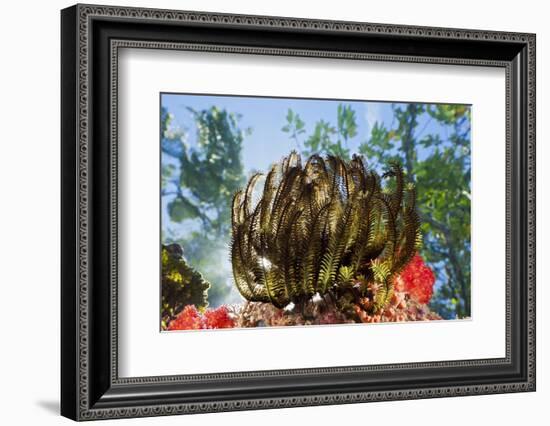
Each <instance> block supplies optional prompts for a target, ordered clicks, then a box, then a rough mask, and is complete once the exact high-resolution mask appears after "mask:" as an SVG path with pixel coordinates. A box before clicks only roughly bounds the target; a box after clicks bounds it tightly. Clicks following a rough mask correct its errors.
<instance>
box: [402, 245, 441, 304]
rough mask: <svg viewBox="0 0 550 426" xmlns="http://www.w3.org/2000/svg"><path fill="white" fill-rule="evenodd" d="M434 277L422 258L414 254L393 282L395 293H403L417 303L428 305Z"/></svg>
mask: <svg viewBox="0 0 550 426" xmlns="http://www.w3.org/2000/svg"><path fill="white" fill-rule="evenodd" d="M434 283H435V276H434V273H433V271H432V270H431V269H430V268H429V267H428V266H426V264H425V263H424V260H423V259H422V257H420V255H419V254H416V255H415V256H414V257H413V258H412V259H411V261H410V262H409V263H408V264H407V266H405V268H404V269H403V271H401V273H400V274H399V275H398V276H397V278H396V280H395V288H396V290H397V291H404V292H406V293H408V294H409V296H410V297H411V298H413V299H415V300H416V301H417V302H419V303H424V304H426V303H428V302H429V301H430V299H431V298H432V294H433V287H434Z"/></svg>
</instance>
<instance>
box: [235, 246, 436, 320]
mask: <svg viewBox="0 0 550 426" xmlns="http://www.w3.org/2000/svg"><path fill="white" fill-rule="evenodd" d="M434 281H435V280H434V275H433V272H432V271H431V269H429V268H428V267H427V266H426V265H425V263H424V261H423V260H422V258H421V257H420V255H418V254H417V255H415V256H414V257H413V259H412V260H411V262H409V264H407V266H406V267H405V268H404V270H403V271H402V273H401V274H399V275H397V276H396V277H395V283H396V284H395V289H394V292H393V293H392V296H391V298H390V299H389V301H388V303H387V304H386V305H385V306H384V307H382V308H380V309H378V310H373V309H372V303H373V302H372V299H371V298H369V297H363V298H360V299H359V300H357V301H345V300H344V301H342V300H334V299H332V298H330V297H326V296H325V297H321V296H319V297H314V298H313V299H312V300H311V301H310V302H308V303H307V304H305V305H302V306H301V307H300V309H299V310H298V309H296V306H292V307H291V309H289V308H286V309H279V308H277V307H275V306H274V305H272V304H270V303H262V302H250V301H248V302H246V303H245V305H244V307H243V309H242V310H241V311H240V313H239V317H238V320H237V322H236V326H237V327H268V326H269V327H273V326H289V325H321V324H349V323H379V322H404V321H429V320H441V319H442V318H441V317H440V316H439V315H438V314H436V313H434V312H432V311H431V310H430V309H429V307H428V306H427V303H428V302H429V300H430V297H431V295H432V294H433V285H434Z"/></svg>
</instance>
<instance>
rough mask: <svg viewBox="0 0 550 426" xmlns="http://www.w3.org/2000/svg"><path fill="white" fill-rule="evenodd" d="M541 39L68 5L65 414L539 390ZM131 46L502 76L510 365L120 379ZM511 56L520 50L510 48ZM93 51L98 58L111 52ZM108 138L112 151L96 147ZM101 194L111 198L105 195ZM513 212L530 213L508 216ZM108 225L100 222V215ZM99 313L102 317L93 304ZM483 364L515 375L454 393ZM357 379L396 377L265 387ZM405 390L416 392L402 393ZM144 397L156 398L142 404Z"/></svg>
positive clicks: (87, 416)
mask: <svg viewBox="0 0 550 426" xmlns="http://www.w3.org/2000/svg"><path fill="white" fill-rule="evenodd" d="M95 24H100V25H99V26H96V25H95ZM122 24H129V25H130V26H131V24H136V25H138V26H141V27H143V28H145V30H144V31H146V30H147V31H148V28H150V29H151V30H150V31H153V32H154V31H156V30H157V29H158V28H160V27H161V26H162V27H163V28H168V27H171V28H191V29H192V30H193V31H195V30H196V31H197V33H196V34H198V35H195V33H190V34H191V35H190V36H189V39H190V40H189V41H185V42H182V41H179V40H176V39H175V38H171V36H170V34H173V33H171V32H170V29H169V28H168V29H166V32H165V33H163V34H161V35H159V36H158V40H151V39H147V40H146V39H143V38H139V37H137V38H136V35H139V31H141V30H139V31H138V30H135V31H134V29H133V28H132V29H129V30H126V29H123V28H122V26H119V25H122ZM125 28H126V27H125ZM204 28H206V29H220V31H222V30H224V31H225V30H227V31H235V34H236V35H235V37H236V39H237V38H239V37H242V39H243V40H245V39H246V36H245V35H242V36H241V35H240V34H241V33H243V34H244V33H247V31H249V30H250V31H261V32H265V33H266V34H267V33H269V34H274V36H273V37H274V39H276V38H277V37H278V34H286V33H288V34H292V35H294V36H295V37H299V36H300V35H304V36H307V35H308V34H316V35H322V36H326V37H333V39H334V45H335V46H339V44H338V43H339V40H340V39H342V38H343V39H344V40H347V39H349V40H352V41H353V40H355V39H358V38H361V37H365V39H366V40H374V41H373V45H375V46H379V47H378V49H379V51H376V52H365V51H352V50H345V49H344V48H342V49H328V50H327V49H322V48H315V47H314V46H313V45H312V47H311V48H310V47H308V48H303V47H299V46H298V47H295V46H288V47H279V46H276V44H277V42H276V41H275V42H273V46H267V45H264V46H252V45H246V44H245V43H244V42H242V43H229V42H228V43H227V44H221V43H219V42H218V43H214V42H212V41H210V39H209V37H210V36H208V35H204V33H203V32H201V31H202V29H204ZM190 31H191V30H190ZM237 33H238V34H237ZM103 34H108V36H105V37H104V36H103ZM159 34H160V33H159ZM103 37H104V38H103ZM193 37H195V39H193ZM369 37H371V38H369ZM202 38H204V39H202ZM397 39H398V40H402V42H403V43H407V40H408V43H409V44H410V46H412V47H414V46H415V43H419V42H422V43H425V45H426V46H427V47H426V49H425V50H424V51H423V52H424V53H422V54H414V55H413V54H402V53H392V52H386V50H387V49H386V48H385V47H384V46H385V44H384V43H385V41H392V40H397ZM105 40H107V41H105ZM535 42H536V40H535V35H533V34H522V33H510V32H493V31H478V30H464V29H448V28H430V27H413V26H402V25H382V24H369V23H357V22H336V21H324V20H309V19H296V18H283V17H267V16H246V15H228V14H217V13H203V12H186V11H170V10H156V9H140V8H127V7H104V6H92V5H76V6H74V7H72V8H68V9H65V10H64V11H63V12H62V56H63V57H62V68H63V71H62V86H63V88H62V104H63V105H62V116H63V117H62V135H63V137H62V164H63V172H62V179H63V182H62V204H63V205H62V210H63V218H62V223H63V231H62V246H63V247H62V258H63V265H62V370H63V371H62V414H63V415H65V416H67V417H70V418H72V419H75V420H93V419H105V418H123V417H141V416H159V415H171V414H187V413H206V412H216V411H230V410H250V409H264V408H282V407H296V406H309V405H326V404H345V403H355V402H370V401H384V400H403V399H418V398H434V397H445V396H464V395H478V394H491V393H506V392H520V391H534V390H535V376H536V374H535V352H536V350H535V349H536V348H535V44H536V43H535ZM105 43H107V44H105ZM281 43H283V42H281ZM438 43H441V44H445V43H447V44H448V45H449V46H451V45H452V46H454V45H457V46H462V45H463V46H477V45H479V46H480V51H481V50H483V49H485V50H483V52H481V53H480V55H479V57H477V56H476V55H474V54H473V53H471V54H468V55H470V56H467V57H466V56H465V57H459V56H455V57H445V56H438V55H430V54H429V53H426V52H429V51H430V50H429V48H432V47H433V51H434V52H437V46H438ZM283 44H284V43H283ZM494 46H502V54H500V57H496V56H497V53H495V57H489V59H487V58H486V57H485V56H486V55H485V53H484V52H488V51H489V50H490V49H492V48H493V47H494ZM123 48H133V49H164V50H194V51H205V52H225V53H236V54H261V55H272V56H309V57H322V58H332V59H335V58H337V59H349V60H369V61H393V62H415V63H429V64H452V65H464V66H487V67H500V68H504V69H505V71H506V125H507V128H506V205H507V209H506V283H505V285H506V357H505V358H502V359H501V358H499V359H480V360H459V361H446V362H429V363H414V364H387V365H366V366H343V367H326V368H315V369H296V370H272V371H253V372H239V373H219V374H205V375H174V376H159V377H132V378H120V377H118V351H117V346H118V326H117V304H118V301H117V274H118V272H117V257H118V252H117V249H118V248H117V229H118V218H117V202H118V186H117V162H118V152H117V143H118V142H117V141H118V135H117V113H118V97H117V93H118V53H119V50H120V49H123ZM373 49H374V48H373ZM385 49H386V50H385ZM457 49H458V48H457ZM375 50H376V49H375ZM412 50H414V49H412ZM457 51H458V50H457ZM512 51H518V52H520V53H518V54H517V55H511V54H509V53H508V52H512ZM98 52H103V54H104V55H105V56H101V55H100V53H98ZM484 55H485V56H484ZM487 55H488V54H487ZM102 58H105V60H103V59H102ZM103 62H105V63H103ZM107 62H108V63H107ZM99 97H102V99H103V98H105V99H106V102H108V103H107V104H105V105H104V104H102V103H101V102H100V101H98V99H99ZM98 117H106V119H105V120H104V121H105V123H103V124H101V123H100V118H98ZM94 120H95V121H94ZM103 135H105V137H104V136H103ZM100 138H103V139H105V140H106V141H107V142H108V143H104V145H105V146H103V145H101V146H100V143H99V142H98V141H99V140H100ZM103 139H101V140H103ZM104 142H105V141H104ZM102 162H103V163H105V164H104V165H102V166H101V167H103V168H102V169H101V171H103V172H105V171H106V172H107V174H106V177H104V178H100V177H98V175H99V174H100V172H99V171H96V170H97V167H98V164H100V163H101V164H103V163H102ZM102 179H107V180H106V181H104V180H102ZM105 188H106V189H107V190H108V191H107V192H108V194H107V195H104V194H103V192H102V191H101V189H105ZM104 196H105V197H106V198H105V199H104V198H103V197H104ZM518 205H519V206H520V207H521V210H520V211H519V212H518V213H513V212H514V211H515V210H514V209H515V208H516V207H517V206H518ZM99 212H101V213H99ZM99 216H101V218H102V219H98V217H99ZM103 228H105V229H106V231H105V232H106V234H105V235H106V236H105V237H102V236H99V234H97V232H98V229H103ZM107 234H108V235H107ZM99 244H101V247H102V248H103V249H104V251H105V252H106V256H107V257H106V258H105V260H104V261H103V260H100V258H101V259H103V258H102V257H101V256H102V255H100V253H101V250H100V249H99ZM519 254H521V259H522V261H521V264H520V263H518V264H517V265H515V264H512V260H511V259H512V257H514V256H516V257H517V256H518V255H519ZM99 264H101V269H100V266H98V265H99ZM100 278H106V279H101V280H100ZM518 298H520V299H521V301H520V302H518ZM514 303H515V304H514ZM98 305H101V306H102V307H103V308H101V309H100V308H98ZM514 306H515V307H514ZM474 368H483V369H485V370H486V371H490V370H492V369H495V371H496V369H499V368H500V369H508V370H506V371H508V372H507V373H506V374H507V375H506V377H505V375H504V374H503V376H502V377H501V378H499V379H498V380H496V379H494V378H492V379H491V378H487V379H486V380H481V379H480V380H479V381H478V382H471V383H469V384H466V385H462V384H459V382H460V375H459V374H458V373H457V375H456V378H455V379H454V380H455V382H456V384H452V383H451V381H449V383H447V382H444V381H443V380H447V376H448V375H449V372H450V371H464V372H467V371H470V370H471V371H473V370H472V369H474ZM512 370H514V371H515V372H516V373H514V374H515V375H514V374H512V373H511V371H512ZM423 371H430V372H431V373H430V374H432V375H433V377H434V379H433V380H434V383H436V379H435V377H437V376H438V375H439V376H441V380H442V382H441V383H447V384H437V385H433V386H425V387H421V386H417V385H416V384H415V382H414V380H415V379H413V377H415V376H417V375H418V374H420V373H421V372H423ZM360 373H361V374H364V377H365V378H366V379H367V378H368V377H370V376H369V375H377V374H388V375H389V374H395V375H396V376H395V377H396V378H395V383H396V384H395V385H392V384H391V383H389V384H387V385H386V386H385V387H381V388H376V386H375V384H374V382H372V383H370V384H369V385H367V384H365V385H364V386H365V387H364V389H371V388H372V389H375V390H357V389H359V387H360V386H359V384H356V383H352V380H351V379H350V380H349V384H348V385H346V386H342V387H341V388H337V390H335V391H324V392H323V391H319V392H312V393H311V394H307V393H304V392H305V391H304V392H300V391H299V390H293V389H291V386H290V385H289V387H285V388H282V387H281V388H280V389H279V388H277V386H276V385H273V391H269V389H271V388H269V386H271V385H268V383H279V382H278V381H277V380H282V381H284V380H287V379H288V380H290V379H292V380H294V381H295V382H297V381H298V380H306V381H307V380H309V379H311V380H320V381H324V382H323V383H325V382H326V383H327V385H326V386H325V387H324V388H323V387H322V386H321V384H319V389H329V388H330V386H329V384H330V381H331V380H334V379H335V378H337V377H338V378H339V379H341V378H342V377H348V376H349V375H353V374H356V375H358V374H360ZM400 374H401V375H402V376H400ZM407 374H408V376H407ZM373 377H375V376H373ZM376 377H378V376H376ZM407 377H409V379H408V381H407ZM491 377H492V376H491ZM495 377H497V376H495ZM507 377H510V378H509V379H508V378H507ZM366 379H365V380H366ZM236 380H238V381H250V382H251V383H252V382H254V383H256V382H257V383H259V384H260V385H261V384H262V383H263V386H264V387H263V388H262V389H263V391H262V392H260V393H257V394H256V396H248V397H243V395H245V393H242V394H238V395H235V396H232V395H229V394H228V397H227V398H224V397H219V398H214V397H212V398H209V397H207V396H206V395H207V394H208V392H210V388H208V386H209V384H210V386H212V384H215V385H219V384H220V383H225V382H227V381H236ZM373 380H374V379H373ZM449 380H450V379H449ZM264 381H265V382H264ZM405 382H406V383H408V384H407V385H403V383H405ZM285 383H286V382H285ZM289 383H290V382H289ZM437 383H439V382H437ZM281 386H282V385H281ZM285 386H286V385H285ZM312 386H313V385H312ZM266 388H269V389H266ZM139 389H141V391H142V392H143V394H147V395H149V397H148V398H142V397H140V396H137V395H138V393H139V392H138V391H137V390H139ZM182 389H183V390H182ZM185 389H187V390H186V391H185ZM277 389H279V390H277ZM335 389H336V388H335ZM171 391H174V392H175V393H177V394H178V395H180V394H181V396H180V397H177V398H174V399H171V398H169V397H167V396H166V395H169V394H170V392H171ZM178 392H179V393H178ZM243 392H244V391H243ZM270 392H271V393H270ZM193 395H197V397H196V398H195V397H194V396H193ZM199 396H200V397H199Z"/></svg>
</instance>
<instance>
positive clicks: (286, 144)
mask: <svg viewBox="0 0 550 426" xmlns="http://www.w3.org/2000/svg"><path fill="white" fill-rule="evenodd" d="M340 103H343V104H346V105H352V107H353V108H354V110H355V111H356V117H357V127H358V135H357V136H356V137H355V138H353V139H352V140H351V141H350V147H352V148H353V147H354V146H357V145H358V144H359V143H361V142H363V141H364V140H365V139H366V138H367V135H368V134H369V133H370V129H371V126H372V125H373V124H374V123H375V122H376V121H383V122H388V121H390V120H391V119H392V117H393V114H392V111H391V104H389V103H381V102H374V103H366V102H364V101H354V102H351V101H341V100H322V101H319V100H312V99H289V98H257V97H244V96H238V97H237V96H207V95H181V94H163V95H162V106H164V107H165V108H166V109H167V110H168V111H169V112H170V113H171V114H173V115H174V119H175V121H176V122H177V123H178V124H179V126H180V127H181V128H182V130H184V131H186V133H187V137H188V142H189V144H190V145H191V146H192V145H193V144H194V143H195V135H196V132H195V128H194V121H193V119H192V116H191V113H190V112H189V111H188V110H187V108H188V107H191V108H193V109H196V110H201V109H207V108H210V107H212V106H214V105H215V106H216V107H218V108H219V109H226V110H227V111H228V112H233V113H236V114H241V116H242V117H241V120H240V121H239V125H240V127H241V128H243V129H244V128H248V127H250V128H252V133H251V134H250V135H249V136H248V137H246V139H245V141H244V147H243V163H244V166H245V169H246V170H247V171H250V170H268V169H269V167H270V165H271V164H272V163H273V162H274V161H277V160H279V159H281V158H282V157H283V156H285V155H288V153H289V152H290V151H291V150H292V149H295V148H296V144H295V142H294V141H293V140H291V139H290V138H289V135H288V134H286V133H284V132H282V131H281V128H282V127H283V126H284V125H285V123H286V118H285V117H286V114H287V111H288V109H289V108H290V109H292V110H294V112H296V113H298V114H299V115H300V117H301V118H302V120H303V121H304V122H305V123H306V133H305V135H309V134H311V132H312V131H313V128H314V126H315V123H316V122H317V121H319V120H321V119H323V120H325V121H328V122H330V123H333V124H335V123H336V109H337V107H338V104H340Z"/></svg>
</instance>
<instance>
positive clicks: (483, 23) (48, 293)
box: [0, 0, 550, 426]
mask: <svg viewBox="0 0 550 426" xmlns="http://www.w3.org/2000/svg"><path fill="white" fill-rule="evenodd" d="M102 3H103V4H119V5H120V4H122V5H129V6H130V5H131V6H143V7H162V8H173V9H188V10H204V11H213V12H214V11H219V12H231V13H248V14H265V15H279V16H296V17H308V18H325V19H339V20H356V21H369V22H381V23H398V24H412V25H429V26H444V27H445V26H448V27H462V28H476V29H493V30H505V31H526V32H535V33H537V55H538V57H537V67H538V70H537V78H538V82H537V97H538V102H537V107H538V119H539V120H538V125H537V134H538V138H537V139H538V155H537V163H538V176H537V178H538V185H537V186H538V190H537V195H538V215H537V216H538V232H537V235H538V237H537V241H538V264H539V268H538V294H537V299H538V309H537V311H538V312H537V313H538V332H537V338H538V345H537V349H538V374H537V379H538V386H537V387H538V390H537V392H536V393H529V394H509V395H492V396H481V397H463V398H453V399H433V400H421V401H403V402H386V403H375V404H360V405H345V406H328V407H316V408H293V409H285V410H270V411H256V412H238V413H224V414H208V415H200V416H187V417H168V418H155V419H150V418H149V419H134V420H118V421H117V422H119V423H114V421H107V422H105V423H102V424H111V423H113V424H135V425H138V424H158V425H168V424H182V423H183V422H185V424H186V425H199V424H200V425H201V426H204V425H214V424H216V425H218V424H220V423H229V424H236V423H238V424H240V425H242V426H244V425H258V424H262V425H266V426H267V425H271V424H273V425H281V424H290V425H292V424H300V423H304V422H311V421H315V423H316V424H318V425H323V424H326V425H330V424H337V423H348V422H349V423H357V424H366V423H370V424H376V423H381V424H384V425H393V424H396V425H397V424H407V425H411V426H413V425H420V424H436V423H437V424H445V425H448V426H452V425H461V426H464V425H469V424H478V423H480V421H487V420H489V421H490V422H491V423H492V424H498V425H503V426H504V425H517V424H529V423H530V424H544V423H546V422H547V420H546V417H547V410H544V408H545V405H547V404H548V401H550V367H549V366H548V361H547V360H548V359H549V344H548V343H549V341H550V337H549V336H550V314H549V311H548V309H547V308H546V303H545V300H546V299H547V298H548V297H549V296H550V290H548V287H547V286H546V284H547V282H548V279H549V271H548V269H546V264H545V261H546V259H548V257H549V256H550V246H549V243H548V240H550V229H549V226H548V222H545V218H548V217H550V194H548V190H547V188H548V186H549V185H550V168H549V167H547V166H546V162H545V160H546V159H549V158H550V148H549V146H548V144H547V140H548V138H549V136H550V129H549V128H548V127H547V124H546V120H544V118H545V117H547V116H548V115H550V93H549V92H548V90H549V89H548V79H549V78H550V77H549V76H550V49H549V44H550V27H548V25H547V17H548V11H546V10H544V8H545V2H543V1H540V0H524V1H521V2H518V1H509V0H500V1H495V0H492V1H486V2H481V1H473V0H462V1H459V2H452V3H450V2H445V1H441V0H439V1H431V0H430V1H427V0H420V1H416V2H411V1H407V0H394V1H385V2H384V1H383V2H380V1H379V2H359V1H353V0H338V1H320V0H317V1H313V0H310V1H302V2H298V1H296V0H276V1H275V0H269V1H262V2H259V1H253V0H248V1H247V0H231V1H230V2H229V1H227V0H187V1H176V0H157V1H155V0H131V1H130V0H119V1H109V0H104V1H102ZM71 4H72V3H71V2H69V1H62V0H51V1H48V2H38V1H21V2H15V1H13V0H12V1H11V2H9V3H7V2H6V3H4V4H3V5H2V23H1V25H0V35H1V36H0V46H1V50H0V55H1V65H0V108H1V111H0V188H1V192H0V194H1V195H2V198H3V200H4V202H3V203H2V205H1V207H0V259H1V260H0V291H1V295H0V327H1V333H0V338H1V339H2V340H1V342H0V348H1V349H0V401H1V404H0V406H1V407H2V408H1V409H0V419H1V423H2V424H6V425H18V424H40V425H50V424H52V425H54V424H68V423H69V421H68V420H66V419H64V418H61V417H59V416H58V414H57V412H58V405H59V397H58V395H59V265H60V259H59V233H60V224H59V166H60V165H59V121H60V120H59V9H61V8H63V7H66V6H69V5H71ZM545 240H546V241H545Z"/></svg>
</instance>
